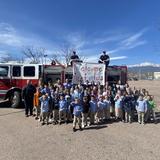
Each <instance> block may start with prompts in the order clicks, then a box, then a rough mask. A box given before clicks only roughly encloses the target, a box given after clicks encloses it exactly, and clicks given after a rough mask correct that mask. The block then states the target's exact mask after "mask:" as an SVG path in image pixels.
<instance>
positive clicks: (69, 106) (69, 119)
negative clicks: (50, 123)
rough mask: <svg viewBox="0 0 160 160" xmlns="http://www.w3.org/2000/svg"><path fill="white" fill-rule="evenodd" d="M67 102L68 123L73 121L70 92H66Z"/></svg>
mask: <svg viewBox="0 0 160 160" xmlns="http://www.w3.org/2000/svg"><path fill="white" fill-rule="evenodd" d="M65 100H66V103H67V111H66V116H67V123H68V122H70V121H72V114H71V110H70V109H71V96H70V94H69V91H67V92H66V96H65Z"/></svg>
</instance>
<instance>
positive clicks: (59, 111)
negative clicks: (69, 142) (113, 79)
mask: <svg viewBox="0 0 160 160" xmlns="http://www.w3.org/2000/svg"><path fill="white" fill-rule="evenodd" d="M154 109H155V102H154V98H153V96H151V95H149V93H148V91H146V90H145V89H142V90H137V89H136V88H134V89H133V90H132V89H131V88H130V87H129V85H128V84H126V85H121V84H120V82H119V83H118V84H112V85H108V84H106V85H105V86H101V85H95V84H91V85H89V84H86V85H82V84H78V85H72V84H71V83H69V81H68V79H66V82H65V83H63V84H62V83H61V82H60V80H58V81H57V83H56V84H55V85H52V83H48V84H44V86H43V85H40V86H39V87H37V91H36V93H35V95H34V110H35V115H36V117H35V119H39V121H41V124H42V125H44V124H45V122H46V124H49V123H53V124H55V125H56V124H59V125H61V124H62V123H66V124H68V123H70V122H73V131H76V124H77V123H78V126H79V129H80V130H83V128H85V127H86V126H90V125H94V124H99V123H103V122H107V121H109V120H111V119H115V120H116V121H119V120H120V121H123V122H126V123H131V122H133V121H135V120H136V115H138V122H139V123H140V124H144V123H145V122H148V121H149V120H151V116H152V118H153V120H154V121H155V112H154Z"/></svg>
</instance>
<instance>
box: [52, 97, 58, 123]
mask: <svg viewBox="0 0 160 160" xmlns="http://www.w3.org/2000/svg"><path fill="white" fill-rule="evenodd" d="M52 105H53V124H57V123H58V111H59V95H58V94H55V95H54V98H53V103H52Z"/></svg>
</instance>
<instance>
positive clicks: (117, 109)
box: [114, 94, 122, 120]
mask: <svg viewBox="0 0 160 160" xmlns="http://www.w3.org/2000/svg"><path fill="white" fill-rule="evenodd" d="M114 100H115V117H116V120H117V119H120V120H122V98H121V96H120V94H118V95H116V97H115V99H114Z"/></svg>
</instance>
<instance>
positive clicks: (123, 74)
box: [0, 63, 127, 108]
mask: <svg viewBox="0 0 160 160" xmlns="http://www.w3.org/2000/svg"><path fill="white" fill-rule="evenodd" d="M72 71H73V69H72V66H67V67H65V66H64V65H60V64H59V65H42V64H11V63H0V98H1V99H2V98H3V99H5V100H7V99H8V100H9V102H10V106H11V107H13V108H16V107H18V106H19V105H20V104H21V99H22V98H21V92H22V88H23V87H24V86H25V85H26V82H27V80H28V79H29V80H31V81H32V84H33V85H35V86H37V85H38V83H39V79H40V78H42V79H43V80H44V81H52V82H53V83H54V82H56V80H57V79H58V78H59V79H61V82H62V83H63V82H64V81H65V79H66V78H68V79H69V80H72V75H73V74H72V73H73V72H72ZM105 80H106V81H108V82H109V83H115V82H117V81H119V80H120V81H121V83H122V84H124V83H126V81H127V67H126V66H109V67H107V69H106V73H105Z"/></svg>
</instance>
